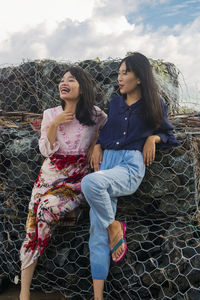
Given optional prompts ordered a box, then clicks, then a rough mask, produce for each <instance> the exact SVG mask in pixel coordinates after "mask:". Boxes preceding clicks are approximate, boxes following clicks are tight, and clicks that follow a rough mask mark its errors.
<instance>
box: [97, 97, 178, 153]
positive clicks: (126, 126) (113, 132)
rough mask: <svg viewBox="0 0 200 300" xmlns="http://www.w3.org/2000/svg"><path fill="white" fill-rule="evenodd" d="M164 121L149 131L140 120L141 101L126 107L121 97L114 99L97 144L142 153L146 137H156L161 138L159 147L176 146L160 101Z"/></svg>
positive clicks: (165, 108)
mask: <svg viewBox="0 0 200 300" xmlns="http://www.w3.org/2000/svg"><path fill="white" fill-rule="evenodd" d="M161 103H162V107H163V112H164V119H163V122H162V124H161V125H160V127H159V128H158V129H156V130H153V129H150V128H149V126H148V124H146V122H145V121H144V120H143V119H142V118H141V116H140V115H139V113H141V112H142V107H143V101H142V99H140V100H138V101H137V102H136V103H133V104H132V105H130V106H128V105H127V104H126V103H125V101H124V98H123V96H117V97H114V98H113V99H112V100H111V102H110V104H109V112H108V120H107V122H106V124H105V125H104V127H103V128H102V130H101V131H100V135H99V139H98V141H97V144H101V146H102V148H103V149H113V150H139V151H141V152H142V150H143V146H144V143H145V141H146V139H147V137H148V136H151V135H158V136H160V138H161V143H159V144H157V145H159V147H162V148H167V147H170V146H176V145H177V140H176V138H175V137H174V135H173V127H172V126H171V124H170V123H169V121H168V117H167V106H166V104H165V103H164V101H162V100H161Z"/></svg>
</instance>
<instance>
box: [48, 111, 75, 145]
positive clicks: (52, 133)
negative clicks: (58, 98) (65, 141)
mask: <svg viewBox="0 0 200 300" xmlns="http://www.w3.org/2000/svg"><path fill="white" fill-rule="evenodd" d="M73 119H74V115H73V114H72V113H70V112H66V111H63V112H62V113H61V114H59V115H58V116H56V117H55V118H54V119H53V121H51V123H50V125H49V127H48V131H47V138H48V140H49V143H50V148H51V150H53V144H54V142H55V140H56V134H57V129H58V126H59V125H60V124H63V123H69V122H71V121H72V120H73Z"/></svg>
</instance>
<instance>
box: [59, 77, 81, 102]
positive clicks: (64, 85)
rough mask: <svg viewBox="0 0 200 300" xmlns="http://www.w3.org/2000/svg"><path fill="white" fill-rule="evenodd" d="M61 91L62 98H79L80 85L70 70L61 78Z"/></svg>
mask: <svg viewBox="0 0 200 300" xmlns="http://www.w3.org/2000/svg"><path fill="white" fill-rule="evenodd" d="M59 92H60V98H61V99H62V100H79V98H80V85H79V83H78V81H77V80H76V78H75V77H74V76H73V75H72V74H71V73H70V72H67V73H65V74H64V76H63V78H62V79H61V81H60V84H59Z"/></svg>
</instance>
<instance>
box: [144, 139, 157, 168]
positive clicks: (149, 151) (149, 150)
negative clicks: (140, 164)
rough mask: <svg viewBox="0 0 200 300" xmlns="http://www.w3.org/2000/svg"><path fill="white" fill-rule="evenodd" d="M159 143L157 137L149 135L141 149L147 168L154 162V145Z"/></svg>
mask: <svg viewBox="0 0 200 300" xmlns="http://www.w3.org/2000/svg"><path fill="white" fill-rule="evenodd" d="M160 142H161V138H160V137H159V136H158V135H151V136H149V137H148V138H147V139H146V142H145V144H144V147H143V159H144V163H145V164H146V165H147V166H149V165H151V164H152V162H153V161H154V160H155V154H156V144H157V143H160Z"/></svg>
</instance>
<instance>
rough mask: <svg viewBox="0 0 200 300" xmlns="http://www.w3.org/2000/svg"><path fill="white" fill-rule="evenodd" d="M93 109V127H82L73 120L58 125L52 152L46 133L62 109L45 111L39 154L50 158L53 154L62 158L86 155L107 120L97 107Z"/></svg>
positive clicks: (58, 107)
mask: <svg viewBox="0 0 200 300" xmlns="http://www.w3.org/2000/svg"><path fill="white" fill-rule="evenodd" d="M94 107H95V109H96V112H97V116H96V115H95V116H94V121H95V123H96V124H95V125H93V126H87V125H83V124H81V123H80V122H79V121H78V120H77V119H76V118H74V119H73V121H72V122H70V123H65V124H62V125H59V126H58V131H57V136H56V140H55V142H54V144H53V150H51V148H50V143H49V140H48V138H47V131H48V127H49V124H50V123H51V121H52V120H53V119H54V118H55V117H56V116H57V115H58V114H60V113H61V112H62V111H63V109H62V107H61V106H57V107H53V108H49V109H46V110H45V111H44V113H43V119H42V124H41V137H40V140H39V148H40V152H41V154H42V155H43V156H45V157H50V156H52V155H53V154H57V155H64V156H66V155H78V154H86V153H87V151H88V148H89V146H90V144H91V142H92V141H93V139H94V138H95V134H96V132H97V130H98V129H101V128H102V127H103V126H104V124H105V123H106V120H107V115H106V114H105V113H104V112H103V111H102V110H101V109H100V108H99V107H98V106H94Z"/></svg>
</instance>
